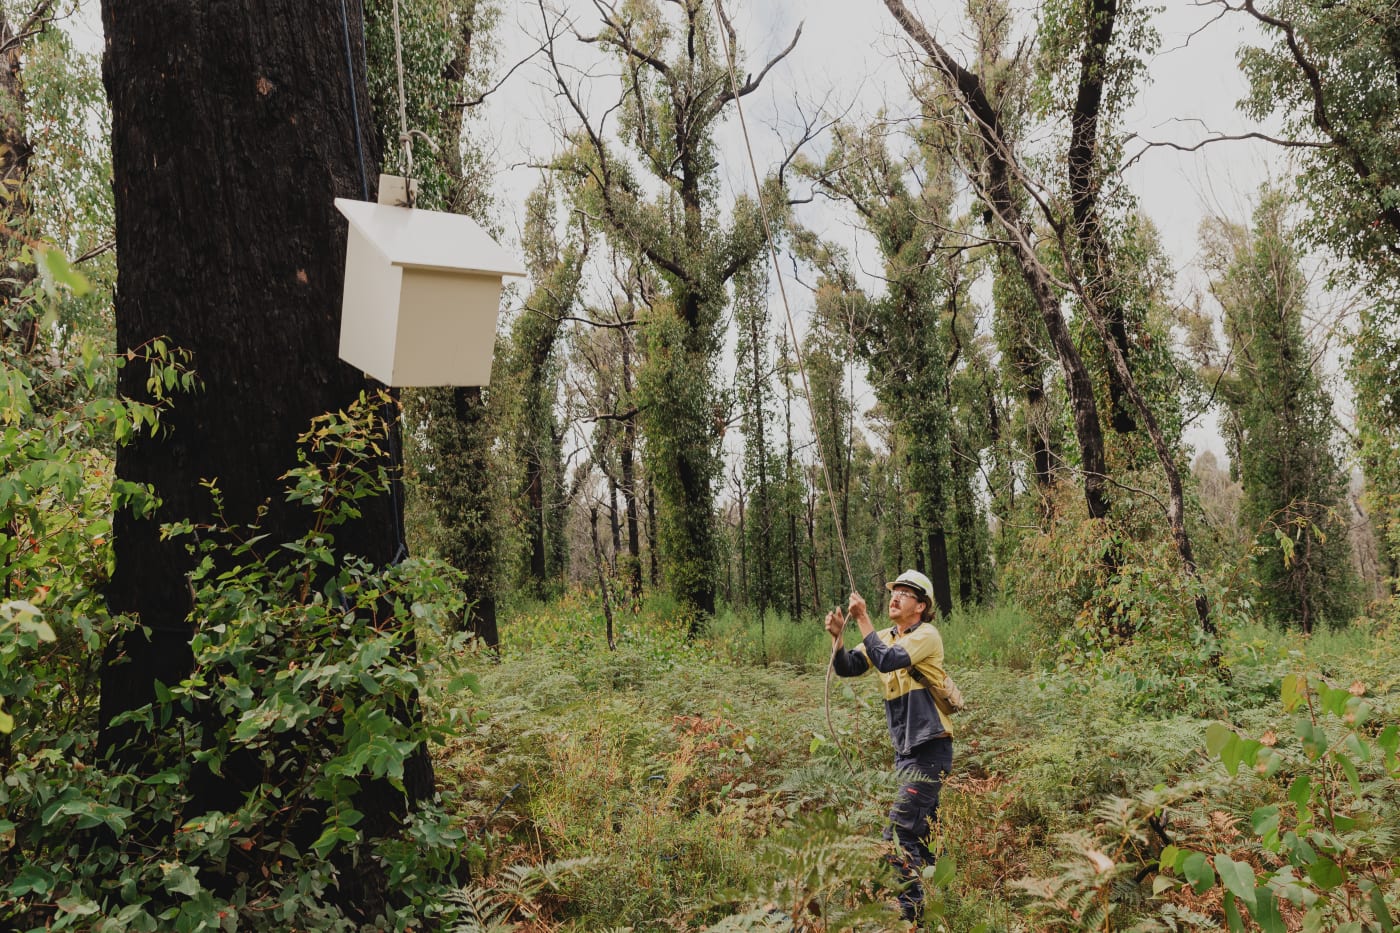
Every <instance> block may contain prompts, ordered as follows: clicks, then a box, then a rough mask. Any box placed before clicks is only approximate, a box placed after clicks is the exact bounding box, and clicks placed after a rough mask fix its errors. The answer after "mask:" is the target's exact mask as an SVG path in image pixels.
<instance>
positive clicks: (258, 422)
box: [100, 0, 432, 918]
mask: <svg viewBox="0 0 1400 933" xmlns="http://www.w3.org/2000/svg"><path fill="white" fill-rule="evenodd" d="M102 19H103V26H104V29H105V34H106V39H107V48H106V54H105V57H104V61H103V79H104V83H105V85H106V88H107V94H108V98H109V100H110V102H111V109H112V115H113V122H112V163H113V187H114V190H115V209H116V237H117V243H118V249H119V251H120V253H121V257H122V262H121V269H120V272H119V276H118V283H117V291H116V326H117V351H118V353H119V354H123V353H126V352H127V351H134V352H137V353H139V352H140V351H141V348H143V347H145V346H147V345H148V344H149V343H150V342H151V341H153V340H154V339H156V338H158V337H164V338H166V339H167V340H168V341H169V343H170V344H171V345H173V346H177V347H180V348H183V349H185V350H187V351H189V352H190V353H192V354H193V363H194V366H195V369H196V370H197V373H198V376H199V378H200V380H201V382H202V390H201V391H199V392H197V393H192V394H188V395H182V396H181V397H180V398H179V399H178V404H177V405H176V406H175V408H174V409H173V411H172V412H170V414H169V415H168V417H167V419H166V426H167V427H168V431H166V432H162V433H161V434H160V435H159V436H156V437H152V436H150V435H149V434H146V435H142V436H140V437H138V438H137V439H136V440H135V442H134V443H132V444H131V445H129V446H127V447H125V448H123V449H122V450H121V451H120V452H119V454H118V457H117V464H116V472H117V476H118V477H119V478H121V479H122V480H127V481H131V482H137V483H149V484H151V485H153V486H154V487H155V489H156V491H157V493H158V494H159V495H160V496H161V498H162V504H161V507H160V509H159V510H158V511H157V513H156V514H155V515H154V516H153V517H151V518H138V517H136V516H134V515H132V514H130V513H129V512H122V511H119V512H118V513H117V515H116V518H115V528H114V534H113V544H114V552H115V561H116V567H115V572H114V574H113V577H112V581H111V585H110V588H109V590H108V593H107V596H108V600H109V602H110V605H111V607H112V609H113V611H115V612H120V613H130V614H132V615H134V616H136V617H138V618H139V619H140V621H141V623H142V625H143V626H145V627H146V628H148V629H149V631H150V633H151V634H150V637H149V638H147V637H145V636H144V635H141V634H133V635H131V636H130V637H127V638H125V639H123V640H121V641H119V642H114V643H113V644H111V645H110V646H108V648H107V650H106V652H105V654H104V667H103V672H102V698H101V709H100V720H101V724H102V729H101V734H100V741H101V744H102V745H103V747H104V748H105V749H107V750H108V751H109V752H111V753H113V754H117V755H119V756H122V755H124V756H125V757H127V758H128V759H131V760H134V762H135V763H136V764H138V765H139V764H141V762H142V755H143V750H142V749H141V748H140V747H139V746H132V745H127V744H125V742H126V740H128V739H131V738H133V737H134V734H135V728H134V727H132V726H123V727H121V728H114V727H113V725H112V721H113V719H114V717H116V716H117V715H118V714H120V713H122V712H124V711H126V710H130V709H133V708H137V707H140V706H142V705H145V704H147V703H150V702H152V701H153V700H154V698H155V691H154V684H155V682H156V681H157V680H159V681H162V682H164V683H167V684H170V683H177V682H179V681H180V680H181V679H182V678H183V677H184V676H185V674H187V673H188V672H189V670H190V664H191V660H192V658H191V653H190V647H189V639H190V635H191V627H190V620H189V618H188V616H189V613H190V609H191V600H190V594H189V590H188V584H187V582H186V574H187V573H188V572H189V570H190V569H191V566H192V558H191V557H190V555H188V554H187V553H186V551H185V548H184V545H183V543H181V542H170V541H162V540H161V538H160V535H159V525H160V523H161V522H162V521H167V520H172V519H192V520H194V521H196V522H210V523H214V524H225V523H233V524H247V523H251V522H253V521H254V520H255V518H257V517H258V513H259V509H260V508H263V507H265V508H266V512H265V514H263V515H262V517H261V519H260V525H261V528H262V530H263V531H264V532H266V533H267V534H268V535H269V540H270V541H273V542H281V541H288V540H294V539H296V538H298V537H299V536H300V535H301V534H302V533H303V532H304V531H305V530H306V529H305V525H306V516H305V514H304V512H303V511H302V510H301V508H300V506H297V505H294V504H289V503H287V502H286V501H285V497H284V496H283V495H282V494H281V491H282V484H281V481H280V479H279V477H281V476H282V474H283V473H284V472H285V471H286V470H288V469H289V468H291V467H292V466H294V465H295V463H296V457H295V452H296V442H297V437H298V435H299V433H300V432H302V431H304V430H305V429H306V428H307V427H308V425H309V424H310V422H311V419H312V418H313V417H314V416H316V415H320V414H322V413H324V412H327V411H334V410H339V409H342V408H344V407H346V406H347V405H349V404H350V403H351V402H352V401H353V400H355V399H356V398H357V397H358V396H359V395H360V393H361V392H364V391H366V390H373V389H374V388H375V386H374V385H373V384H371V383H370V381H369V380H367V378H366V377H365V376H364V374H363V373H361V372H359V371H357V370H356V369H354V368H352V367H350V366H349V365H347V364H345V363H342V362H341V361H340V360H339V359H338V358H337V343H338V333H339V311H340V300H341V283H342V280H343V274H344V242H345V236H346V225H345V222H344V220H342V218H341V217H340V215H339V214H338V213H337V211H336V210H335V207H334V205H333V200H334V198H335V197H337V196H347V197H364V196H366V195H367V194H369V191H368V181H367V179H370V178H373V177H374V174H375V168H376V166H377V165H378V152H377V151H376V147H375V146H374V144H373V140H374V128H373V125H372V122H371V121H370V120H369V119H368V114H367V113H365V112H364V108H363V107H357V106H356V102H360V103H362V102H363V101H365V100H366V87H365V80H364V62H363V61H361V60H359V59H358V52H359V45H358V43H352V42H349V41H347V39H346V37H348V36H351V35H359V34H360V27H361V24H360V23H359V22H358V17H357V16H356V14H355V12H354V5H353V4H352V5H350V9H349V11H347V13H346V18H345V19H342V10H341V8H339V7H338V6H337V5H334V4H312V5H309V6H308V5H305V4H301V3H294V2H290V0H241V2H231V3H223V4H213V5H206V4H189V3H184V2H177V0H141V2H137V0H120V2H119V0H105V2H104V3H103V5H102ZM153 24H159V28H153ZM119 390H120V391H121V392H122V393H124V394H127V395H130V396H132V397H135V398H138V399H146V398H149V395H148V393H147V391H146V386H145V374H144V373H142V372H141V371H140V368H139V367H137V366H128V367H126V368H125V369H123V370H122V372H121V375H120V382H119ZM386 459H387V457H386ZM385 465H386V467H390V468H392V464H391V463H386V464H385ZM214 478H217V480H218V486H219V489H220V490H221V493H222V497H223V514H222V516H216V515H215V514H214V513H213V510H212V508H211V501H210V497H209V495H208V492H207V490H206V489H204V488H203V487H202V486H201V485H200V483H201V481H202V480H205V479H214ZM401 501H402V500H401V499H400V498H399V497H397V496H390V495H384V496H380V497H377V498H374V499H369V500H365V501H364V502H363V507H362V515H361V516H360V517H359V518H358V519H355V520H353V521H351V522H350V523H348V524H347V525H345V526H342V527H340V528H338V529H337V535H336V545H337V548H338V549H339V550H340V551H341V552H342V553H347V554H356V555H359V556H362V557H364V558H366V559H367V560H369V561H371V562H373V563H375V564H379V565H384V564H388V563H389V562H391V561H393V560H394V559H395V557H396V556H397V555H398V552H399V550H400V547H401V544H402V541H403V525H402V509H401V506H400V503H401ZM401 712H403V713H404V714H406V715H417V713H416V710H406V711H401ZM195 775H196V776H195V779H194V780H195V785H196V786H195V787H194V788H193V790H194V795H195V804H196V806H204V807H210V808H220V809H226V808H227V807H226V806H225V805H226V804H227V802H228V801H230V800H232V801H235V802H237V801H238V800H239V799H240V798H241V795H242V793H243V792H244V791H245V790H251V789H252V787H254V786H256V783H257V776H255V775H253V774H250V773H240V772H239V771H237V770H234V769H231V768H227V767H226V769H225V771H224V772H223V773H222V774H220V775H214V774H212V773H210V772H207V771H204V772H201V771H199V770H196V772H195ZM404 785H405V790H406V793H403V792H399V791H396V790H394V789H392V788H391V787H389V785H388V784H387V783H383V782H381V783H378V784H374V785H371V786H367V787H366V788H365V790H364V792H363V796H362V797H361V799H359V800H358V801H357V803H356V806H357V808H358V809H360V810H362V811H363V812H364V813H365V814H366V819H365V821H364V822H363V823H362V824H361V826H360V828H361V829H362V830H363V831H364V833H365V834H366V836H367V837H370V838H373V837H374V836H377V835H383V834H385V833H388V832H391V831H392V830H393V828H394V826H395V825H396V824H397V822H398V819H399V817H400V816H401V815H402V814H403V812H404V811H405V809H406V807H407V806H409V805H410V803H411V801H413V800H415V799H421V798H423V797H425V796H427V795H428V794H429V793H430V792H431V790H432V769H431V764H430V763H429V761H428V759H427V756H426V752H425V751H424V752H423V753H422V754H420V755H418V756H417V757H416V758H415V759H414V760H413V762H411V767H410V769H409V773H407V774H406V775H405V782H404ZM341 892H342V895H343V897H344V899H345V903H346V906H347V907H349V908H351V912H352V913H355V914H358V915H360V916H364V917H366V918H368V917H370V916H373V915H374V913H375V911H376V910H377V908H378V906H379V905H380V904H382V903H383V900H384V897H385V896H386V891H385V883H384V879H383V877H382V876H378V875H377V872H376V870H375V869H374V868H372V867H371V866H368V865H362V866H347V871H346V873H345V875H344V879H343V885H342V888H341Z"/></svg>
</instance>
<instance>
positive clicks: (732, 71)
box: [714, 0, 856, 773]
mask: <svg viewBox="0 0 1400 933" xmlns="http://www.w3.org/2000/svg"><path fill="white" fill-rule="evenodd" d="M714 7H715V19H716V20H717V22H718V23H719V29H720V44H721V45H723V46H724V58H725V62H726V63H727V65H728V68H729V86H730V88H731V90H732V93H733V94H734V107H735V109H736V110H737V111H738V113H739V128H740V129H741V130H742V131H743V135H744V150H745V151H746V152H747V154H748V158H749V171H750V172H751V173H752V175H753V183H754V192H755V195H756V198H757V201H758V213H759V217H760V218H762V220H763V233H764V236H765V238H766V239H767V241H768V254H769V256H770V257H771V258H772V260H773V273H774V275H776V276H777V279H778V294H779V296H781V298H782V301H783V312H784V314H785V315H786V316H787V325H788V332H789V333H791V334H792V351H793V355H794V356H795V357H796V358H797V371H798V373H800V374H801V376H802V391H803V393H804V394H805V395H806V396H807V411H808V413H809V414H810V415H811V418H812V426H813V428H814V429H815V427H816V423H817V413H816V410H815V408H814V407H813V405H812V389H811V386H810V384H809V383H808V381H807V364H806V362H805V361H804V360H803V358H802V345H801V342H800V341H799V339H798V336H797V324H796V323H795V322H794V321H793V317H792V306H791V305H790V304H789V303H788V297H787V287H786V286H785V285H784V284H783V270H782V267H781V265H780V264H779V262H778V246H777V243H776V241H775V240H774V238H773V225H772V223H771V221H770V220H769V218H768V207H767V206H766V205H765V204H764V203H763V182H762V181H760V180H759V177H758V163H757V161H756V160H755V159H754V155H753V143H752V142H751V141H750V139H749V124H748V121H747V120H745V119H744V104H743V100H742V98H741V95H740V93H739V76H738V73H737V71H736V68H735V64H734V49H733V48H732V47H731V46H730V44H729V42H727V41H726V40H725V38H724V36H725V34H726V32H727V30H726V29H725V26H726V20H725V18H724V10H723V9H722V8H721V7H720V0H714ZM817 461H818V462H819V463H820V464H821V468H822V478H823V480H824V481H825V483H826V501H827V504H828V505H830V506H831V521H832V525H833V526H834V527H835V528H836V541H837V543H838V544H839V545H840V547H841V562H842V564H843V565H844V566H845V568H846V580H847V582H849V583H850V584H851V589H852V591H854V590H855V588H856V577H855V574H854V573H852V572H851V556H850V552H849V551H848V550H847V548H846V532H845V529H844V528H842V526H841V515H840V513H838V512H837V511H836V492H835V486H834V484H833V483H832V482H831V467H830V466H829V465H828V464H827V461H826V455H825V454H824V453H823V452H822V449H821V444H820V443H819V444H817ZM845 630H846V629H845V622H842V626H841V631H842V633H843V634H844V633H845ZM832 642H833V644H832V646H831V658H830V659H829V660H828V661H827V664H826V704H825V705H826V730H827V732H828V733H830V735H831V741H832V742H833V743H834V744H835V745H836V750H837V751H839V752H840V753H841V759H842V760H843V761H845V762H846V767H847V768H848V769H850V770H851V772H852V773H854V772H855V767H854V766H853V765H852V764H851V759H850V756H848V755H847V754H846V749H845V748H844V747H843V746H842V745H841V742H840V740H839V739H837V738H836V729H835V728H834V727H833V726H832V724H831V678H832V674H833V673H834V672H835V670H836V653H837V652H838V651H840V650H841V645H842V641H841V635H838V636H836V638H834V639H832Z"/></svg>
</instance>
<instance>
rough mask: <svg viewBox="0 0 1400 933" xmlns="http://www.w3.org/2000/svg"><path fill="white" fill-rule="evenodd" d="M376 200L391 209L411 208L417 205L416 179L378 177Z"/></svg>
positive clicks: (395, 176)
mask: <svg viewBox="0 0 1400 933" xmlns="http://www.w3.org/2000/svg"><path fill="white" fill-rule="evenodd" d="M378 200H379V203H380V204H388V205H389V206H391V207H413V206H414V205H415V204H417V203H418V179H416V178H411V179H410V178H403V177H401V176H399V175H380V176H379V199H378Z"/></svg>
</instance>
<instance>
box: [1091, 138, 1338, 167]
mask: <svg viewBox="0 0 1400 933" xmlns="http://www.w3.org/2000/svg"><path fill="white" fill-rule="evenodd" d="M1128 138H1129V140H1131V139H1132V138H1133V137H1131V136H1130V137H1128ZM1138 138H1139V139H1141V137H1138ZM1250 139H1257V140H1259V141H1260V142H1266V143H1272V144H1273V145H1275V146H1283V147H1285V148H1289V149H1335V148H1337V144H1336V143H1333V142H1326V143H1319V142H1312V141H1310V140H1306V139H1279V138H1278V137H1277V136H1270V135H1268V134H1267V133H1239V134H1237V135H1233V136H1231V135H1226V134H1224V133H1220V134H1218V135H1215V136H1207V137H1206V138H1205V139H1202V140H1200V141H1199V142H1196V143H1193V144H1192V145H1189V146H1184V145H1182V144H1181V143H1174V142H1171V141H1168V140H1162V141H1160V142H1158V141H1153V140H1147V139H1144V140H1143V146H1142V148H1141V149H1140V150H1138V151H1137V153H1135V154H1134V155H1133V156H1132V157H1131V158H1130V159H1128V160H1127V161H1126V162H1124V163H1123V164H1122V165H1120V166H1119V167H1118V171H1120V172H1122V171H1126V170H1127V169H1129V168H1131V167H1132V166H1133V165H1134V164H1136V163H1137V161H1138V160H1139V159H1141V158H1142V157H1143V156H1144V155H1146V154H1147V151H1148V150H1149V149H1176V150H1177V151H1179V152H1195V151H1197V150H1199V149H1203V148H1204V147H1206V146H1207V145H1209V144H1211V143H1225V142H1241V141H1243V140H1250Z"/></svg>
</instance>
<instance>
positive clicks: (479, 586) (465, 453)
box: [419, 386, 501, 648]
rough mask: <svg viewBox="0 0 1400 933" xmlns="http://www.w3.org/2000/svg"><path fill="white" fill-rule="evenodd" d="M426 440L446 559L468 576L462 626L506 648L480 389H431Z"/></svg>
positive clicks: (424, 396) (486, 418)
mask: <svg viewBox="0 0 1400 933" xmlns="http://www.w3.org/2000/svg"><path fill="white" fill-rule="evenodd" d="M419 398H420V402H421V404H422V406H423V409H424V411H425V412H426V414H427V427H426V430H425V434H426V436H427V439H428V446H429V447H430V448H431V450H432V451H433V456H434V459H435V464H434V465H435V466H436V469H435V470H434V471H433V472H432V474H431V477H429V478H425V479H424V484H425V485H426V486H427V487H428V488H429V490H430V495H431V497H432V501H433V503H434V508H435V509H436V511H437V513H438V529H437V546H438V551H439V553H440V555H441V556H442V559H443V560H445V561H447V562H448V563H449V564H451V565H452V566H453V567H455V568H457V569H458V570H461V571H463V572H464V575H465V576H464V580H463V590H462V595H463V597H464V598H465V600H466V609H465V612H464V614H463V617H462V625H463V628H464V629H465V630H466V631H469V632H471V633H472V634H473V635H475V636H476V637H477V638H480V639H481V640H482V642H483V643H484V644H486V645H487V646H488V647H491V648H496V647H499V646H500V643H501V638H500V628H499V627H498V625H497V622H496V576H497V574H496V552H495V541H494V538H493V535H492V533H491V531H492V527H491V497H490V491H489V490H490V483H489V482H487V479H486V478H487V477H488V476H490V473H491V465H490V446H491V445H490V434H491V423H490V413H489V412H488V411H487V409H486V403H485V400H484V399H483V398H482V390H481V388H480V387H478V386H457V387H453V388H437V389H425V390H422V391H421V392H420V393H419Z"/></svg>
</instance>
